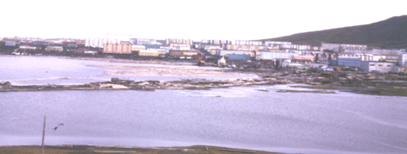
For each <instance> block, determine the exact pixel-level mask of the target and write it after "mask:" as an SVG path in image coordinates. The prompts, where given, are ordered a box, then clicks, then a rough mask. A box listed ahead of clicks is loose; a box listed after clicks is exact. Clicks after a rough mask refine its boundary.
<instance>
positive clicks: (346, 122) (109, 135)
mask: <svg viewBox="0 0 407 154" xmlns="http://www.w3.org/2000/svg"><path fill="white" fill-rule="evenodd" d="M1 58H4V57H0V59H1ZM12 58H14V57H12ZM47 58H48V57H40V58H39V59H41V60H44V59H47ZM6 59H7V58H6ZM55 59H57V60H59V59H58V58H50V60H55ZM3 60H4V59H3ZM18 60H19V59H18V58H17V59H14V60H10V61H18ZM10 61H9V62H10ZM44 61H45V60H44ZM68 61H73V62H72V63H70V64H69V66H71V64H72V65H73V67H74V68H75V69H72V72H76V73H72V74H71V71H67V70H66V67H68V66H66V67H65V66H64V67H63V68H56V69H55V70H51V71H52V72H54V71H55V72H58V71H59V72H58V73H55V74H61V76H79V77H83V76H91V75H98V74H100V72H103V69H101V68H92V67H86V66H85V67H84V65H85V64H87V63H99V62H94V61H76V60H68ZM76 63H82V64H80V65H79V64H78V65H76ZM83 63H85V64H83ZM103 63H104V62H103ZM3 64H4V63H3ZM36 65H37V64H32V65H30V66H27V68H30V69H25V68H24V67H23V66H16V67H15V68H16V69H17V70H19V72H14V71H10V68H6V69H5V70H9V71H8V73H9V74H4V72H7V71H4V69H3V67H4V66H10V65H7V64H5V65H0V67H2V70H3V71H2V73H1V74H0V78H1V79H7V80H8V79H11V78H16V79H21V78H22V79H25V77H24V73H27V74H29V75H28V76H29V78H49V77H53V76H47V75H38V76H37V75H36V73H37V72H42V71H46V70H48V71H49V72H51V71H50V69H49V68H48V67H45V66H36ZM61 65H64V64H61ZM61 65H59V66H61ZM13 66H14V65H11V67H13ZM43 68H46V69H43ZM61 70H62V71H61ZM30 73H32V74H30ZM45 74H47V73H45ZM51 74H52V73H51ZM55 74H53V75H55ZM105 78H107V77H102V78H101V79H100V80H103V79H105ZM97 79H98V78H94V77H91V79H90V80H92V81H95V80H97ZM45 81H48V80H45ZM68 81H69V82H71V80H68ZM17 83H18V82H17ZM29 83H37V81H33V82H29ZM259 88H266V89H268V90H269V91H268V92H263V91H258V90H257V89H259ZM286 88H290V85H276V86H252V87H233V88H224V89H212V90H157V91H152V92H147V91H130V90H120V91H109V90H102V91H42V92H4V93H0V145H40V144H41V134H42V122H43V117H44V116H47V125H46V133H45V144H47V145H60V144H94V145H126V146H148V147H150V146H152V147H157V146H186V145H198V144H199V145H202V144H205V145H216V146H226V147H236V148H244V149H256V150H266V151H277V152H297V153H407V148H406V147H407V97H395V96H374V95H361V94H352V93H345V92H337V94H317V93H279V92H276V91H277V90H278V89H286ZM59 123H63V124H64V126H60V127H59V128H58V129H57V130H53V129H52V128H54V127H55V126H57V125H58V124H59Z"/></svg>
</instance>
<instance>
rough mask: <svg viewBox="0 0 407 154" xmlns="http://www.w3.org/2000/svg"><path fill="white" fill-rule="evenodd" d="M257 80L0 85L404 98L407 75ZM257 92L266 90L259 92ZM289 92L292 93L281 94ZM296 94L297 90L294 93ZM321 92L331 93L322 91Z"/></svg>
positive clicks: (287, 75) (277, 74)
mask: <svg viewBox="0 0 407 154" xmlns="http://www.w3.org/2000/svg"><path fill="white" fill-rule="evenodd" d="M257 75H258V76H259V77H260V78H240V79H228V80H217V79H212V80H208V79H184V80H175V81H156V80H148V81H131V80H121V79H119V78H112V80H111V81H108V82H96V83H89V84H83V85H30V86H14V85H11V84H10V82H3V83H0V92H11V91H46V90H149V91H151V90H156V89H168V90H181V89H190V90H195V89H199V90H202V89H211V88H228V87H235V86H252V85H274V84H308V85H311V86H306V88H316V89H339V90H343V91H350V92H357V93H365V94H378V95H397V96H407V75H405V74H379V73H363V72H305V73H296V72H292V73H291V72H288V71H274V72H262V73H258V74H257ZM259 91H265V90H263V89H259ZM281 92H292V91H281ZM296 92H297V91H296ZM322 93H331V92H326V91H323V92H322Z"/></svg>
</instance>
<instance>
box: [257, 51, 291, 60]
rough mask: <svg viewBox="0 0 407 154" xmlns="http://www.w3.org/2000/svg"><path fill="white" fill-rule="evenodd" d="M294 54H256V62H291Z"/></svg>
mask: <svg viewBox="0 0 407 154" xmlns="http://www.w3.org/2000/svg"><path fill="white" fill-rule="evenodd" d="M293 55H295V53H291V52H268V51H262V52H256V60H291V57H292V56H293Z"/></svg>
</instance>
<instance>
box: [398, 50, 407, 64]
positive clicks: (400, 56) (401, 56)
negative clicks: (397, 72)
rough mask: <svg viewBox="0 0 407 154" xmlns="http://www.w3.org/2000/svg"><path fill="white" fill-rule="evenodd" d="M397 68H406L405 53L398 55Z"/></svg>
mask: <svg viewBox="0 0 407 154" xmlns="http://www.w3.org/2000/svg"><path fill="white" fill-rule="evenodd" d="M398 62H399V66H401V67H406V66H407V53H403V54H400V55H399V61H398Z"/></svg>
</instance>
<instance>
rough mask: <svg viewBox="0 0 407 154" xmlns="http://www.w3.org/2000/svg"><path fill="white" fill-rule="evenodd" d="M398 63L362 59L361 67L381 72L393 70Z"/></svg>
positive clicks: (369, 70) (368, 70) (365, 69)
mask: <svg viewBox="0 0 407 154" xmlns="http://www.w3.org/2000/svg"><path fill="white" fill-rule="evenodd" d="M395 65H396V63H389V62H375V61H362V62H361V63H360V68H361V69H362V70H363V71H364V72H380V73H388V72H391V71H392V70H393V67H395Z"/></svg>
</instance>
